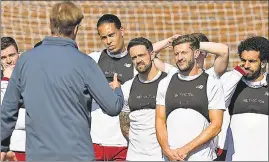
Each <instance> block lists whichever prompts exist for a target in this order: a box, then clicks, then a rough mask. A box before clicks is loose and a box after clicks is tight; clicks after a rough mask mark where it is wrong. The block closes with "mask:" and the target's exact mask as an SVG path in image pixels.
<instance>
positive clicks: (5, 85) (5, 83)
mask: <svg viewBox="0 0 269 162" xmlns="http://www.w3.org/2000/svg"><path fill="white" fill-rule="evenodd" d="M7 86H8V81H3V80H1V105H2V101H3V98H4V95H5V93H6V90H7Z"/></svg>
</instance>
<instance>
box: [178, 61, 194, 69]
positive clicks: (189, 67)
mask: <svg viewBox="0 0 269 162" xmlns="http://www.w3.org/2000/svg"><path fill="white" fill-rule="evenodd" d="M176 65H177V68H178V69H179V70H180V71H181V72H187V71H189V70H190V69H192V68H193V66H194V59H192V60H189V61H187V65H186V66H185V67H182V66H181V67H180V66H179V65H178V64H176Z"/></svg>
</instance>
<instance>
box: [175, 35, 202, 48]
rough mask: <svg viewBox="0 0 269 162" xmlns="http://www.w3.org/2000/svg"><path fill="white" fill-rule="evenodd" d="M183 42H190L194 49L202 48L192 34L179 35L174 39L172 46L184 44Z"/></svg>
mask: <svg viewBox="0 0 269 162" xmlns="http://www.w3.org/2000/svg"><path fill="white" fill-rule="evenodd" d="M183 43H190V46H191V49H192V50H196V49H199V48H200V42H199V41H198V39H197V38H196V37H194V36H193V35H190V34H186V35H182V36H179V37H177V38H176V39H175V40H173V42H172V46H173V48H174V47H175V46H176V45H179V44H183Z"/></svg>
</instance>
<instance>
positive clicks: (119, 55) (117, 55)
mask: <svg viewBox="0 0 269 162" xmlns="http://www.w3.org/2000/svg"><path fill="white" fill-rule="evenodd" d="M106 51H107V54H108V56H110V57H114V58H123V57H124V56H126V55H127V54H128V51H127V50H125V51H124V52H122V53H119V54H115V55H114V54H111V53H110V52H109V50H108V49H106Z"/></svg>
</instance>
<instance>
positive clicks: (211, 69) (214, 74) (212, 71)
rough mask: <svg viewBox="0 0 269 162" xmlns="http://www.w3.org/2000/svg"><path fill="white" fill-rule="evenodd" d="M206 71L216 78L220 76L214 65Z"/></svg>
mask: <svg viewBox="0 0 269 162" xmlns="http://www.w3.org/2000/svg"><path fill="white" fill-rule="evenodd" d="M205 72H206V73H207V74H208V75H211V76H212V77H214V78H220V77H219V75H218V74H217V73H216V72H215V69H214V66H212V67H211V68H209V69H207V70H205Z"/></svg>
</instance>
